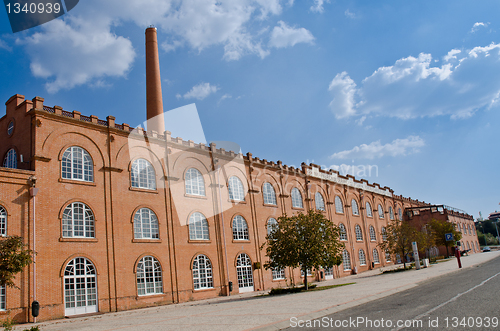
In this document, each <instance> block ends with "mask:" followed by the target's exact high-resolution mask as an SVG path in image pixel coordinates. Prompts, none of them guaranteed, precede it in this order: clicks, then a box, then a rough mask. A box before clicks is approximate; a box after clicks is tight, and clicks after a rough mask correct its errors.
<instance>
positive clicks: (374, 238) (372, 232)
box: [370, 225, 377, 241]
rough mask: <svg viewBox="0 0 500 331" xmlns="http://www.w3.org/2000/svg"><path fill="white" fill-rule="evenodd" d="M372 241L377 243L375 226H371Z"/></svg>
mask: <svg viewBox="0 0 500 331" xmlns="http://www.w3.org/2000/svg"><path fill="white" fill-rule="evenodd" d="M370 240H371V241H377V235H376V233H375V228H374V227H373V225H370Z"/></svg>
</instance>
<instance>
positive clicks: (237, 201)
mask: <svg viewBox="0 0 500 331" xmlns="http://www.w3.org/2000/svg"><path fill="white" fill-rule="evenodd" d="M227 201H229V202H231V203H236V204H243V205H246V204H247V202H246V201H245V200H232V199H227Z"/></svg>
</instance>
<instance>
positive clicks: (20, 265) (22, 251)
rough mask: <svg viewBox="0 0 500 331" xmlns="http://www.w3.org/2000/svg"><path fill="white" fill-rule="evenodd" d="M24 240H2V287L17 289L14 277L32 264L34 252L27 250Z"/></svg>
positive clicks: (16, 237) (9, 238)
mask: <svg viewBox="0 0 500 331" xmlns="http://www.w3.org/2000/svg"><path fill="white" fill-rule="evenodd" d="M26 247H27V245H25V244H24V243H23V238H21V237H18V236H10V237H5V238H2V239H0V285H2V286H4V285H7V286H10V287H16V288H17V286H16V285H15V284H14V281H13V279H14V277H15V275H16V274H17V273H19V272H21V271H22V270H23V269H24V267H26V266H27V265H28V264H30V263H31V262H32V261H33V260H32V256H33V251H32V250H30V249H27V248H26Z"/></svg>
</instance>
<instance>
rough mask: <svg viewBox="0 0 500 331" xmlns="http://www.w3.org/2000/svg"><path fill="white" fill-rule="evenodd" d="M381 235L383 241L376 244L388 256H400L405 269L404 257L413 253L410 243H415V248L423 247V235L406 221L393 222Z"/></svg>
mask: <svg viewBox="0 0 500 331" xmlns="http://www.w3.org/2000/svg"><path fill="white" fill-rule="evenodd" d="M385 231H386V233H382V238H383V241H382V242H381V243H380V244H378V246H379V247H381V248H382V249H383V250H384V251H387V252H389V254H393V255H395V254H400V256H401V258H402V259H403V264H404V267H405V268H406V259H405V257H406V255H407V254H409V253H411V252H412V251H413V246H412V242H413V241H416V242H417V246H419V247H420V246H421V245H423V246H425V235H424V234H423V233H422V232H420V231H418V230H417V229H416V228H415V227H414V226H412V225H411V224H409V223H408V222H406V221H400V220H393V221H391V223H389V224H388V225H387V227H386V229H385Z"/></svg>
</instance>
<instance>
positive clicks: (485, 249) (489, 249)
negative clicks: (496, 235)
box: [483, 246, 491, 252]
mask: <svg viewBox="0 0 500 331" xmlns="http://www.w3.org/2000/svg"><path fill="white" fill-rule="evenodd" d="M483 252H491V248H489V247H488V246H485V247H483Z"/></svg>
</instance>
